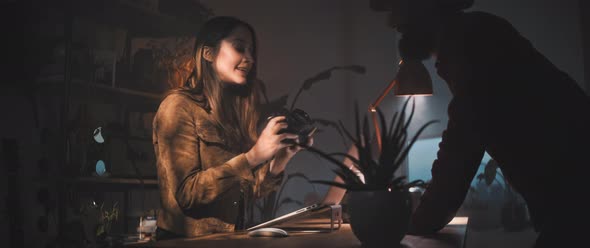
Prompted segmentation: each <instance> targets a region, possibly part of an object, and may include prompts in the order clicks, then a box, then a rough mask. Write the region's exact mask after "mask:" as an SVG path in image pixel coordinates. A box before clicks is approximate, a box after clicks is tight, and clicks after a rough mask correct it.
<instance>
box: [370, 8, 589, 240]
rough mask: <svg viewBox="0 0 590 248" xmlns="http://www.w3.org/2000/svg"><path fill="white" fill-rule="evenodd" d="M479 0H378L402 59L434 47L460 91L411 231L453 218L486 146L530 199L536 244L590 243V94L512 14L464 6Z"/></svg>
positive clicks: (442, 72) (443, 72) (441, 70)
mask: <svg viewBox="0 0 590 248" xmlns="http://www.w3.org/2000/svg"><path fill="white" fill-rule="evenodd" d="M472 4H473V0H382V1H379V0H375V1H371V7H372V8H373V9H374V10H377V11H391V18H390V21H391V23H390V24H391V25H392V26H393V27H395V28H396V29H397V31H398V32H400V33H402V39H401V40H400V43H399V50H400V54H401V56H402V58H403V59H405V60H409V59H417V60H423V59H426V58H428V57H430V56H431V55H434V57H435V58H436V69H437V73H438V75H439V76H440V77H441V78H443V79H444V80H445V81H446V83H447V85H448V86H449V89H450V91H451V93H452V94H453V98H452V100H451V102H450V103H449V106H448V115H449V121H448V124H447V128H446V130H445V131H444V132H443V134H442V141H441V143H440V144H439V151H438V154H437V159H436V160H435V161H434V163H433V166H432V181H431V183H430V185H429V186H428V188H427V189H426V191H425V192H424V194H423V196H422V198H421V203H420V205H419V206H418V208H417V209H416V210H415V212H414V213H413V217H412V223H411V227H410V232H411V233H412V234H428V233H433V232H436V231H438V230H440V229H441V228H442V227H444V226H445V225H446V224H447V223H448V222H449V221H450V220H451V219H452V218H453V216H454V215H455V214H456V211H457V209H458V208H459V207H460V205H461V204H462V203H463V200H464V198H465V195H466V193H467V191H468V189H469V186H470V183H471V181H472V179H473V177H474V175H475V173H476V171H477V169H478V167H479V164H480V162H481V159H482V157H483V155H484V152H487V153H488V154H489V155H490V156H491V157H492V158H493V159H494V160H496V161H497V162H498V163H499V165H500V168H501V170H502V172H503V173H504V175H505V177H506V179H507V181H509V182H510V184H511V185H512V186H513V187H514V189H516V190H517V191H518V192H519V193H520V194H521V195H522V196H523V198H524V199H525V201H526V203H527V205H528V208H529V212H530V215H531V219H532V221H533V224H534V227H535V230H536V231H538V232H539V236H538V238H537V241H536V244H535V247H569V246H568V245H573V244H577V242H580V241H583V242H586V240H585V239H584V240H582V239H583V236H584V235H588V234H590V233H588V232H587V230H590V229H588V228H587V227H585V225H586V224H587V223H589V219H588V214H587V212H588V211H589V210H590V208H589V206H588V204H586V203H583V202H584V201H587V200H586V199H583V198H585V197H586V196H587V195H588V188H589V187H588V184H587V183H586V181H587V180H588V175H589V174H588V173H587V172H588V167H589V166H590V162H589V161H590V160H589V159H590V145H589V144H590V98H589V97H588V96H587V95H586V94H585V93H584V92H583V90H582V89H581V88H580V87H579V86H578V85H577V84H576V82H575V81H574V80H573V79H572V78H571V77H570V76H568V75H567V74H566V73H564V72H563V71H561V70H559V69H558V68H557V67H556V66H555V65H553V64H552V63H551V62H550V61H548V60H547V59H546V58H545V57H544V56H543V55H542V54H540V53H539V52H538V51H537V50H536V49H535V47H534V46H533V45H532V44H531V42H529V41H528V40H527V39H526V38H525V37H523V36H522V35H521V34H520V33H519V32H518V31H517V30H516V29H515V28H514V27H513V26H512V25H511V24H510V23H509V22H507V21H506V20H504V19H502V18H500V17H498V16H495V15H492V14H488V13H484V12H464V11H463V9H466V8H468V7H470V6H471V5H472ZM548 32H550V30H548ZM383 152H386V151H383ZM498 218H499V216H498Z"/></svg>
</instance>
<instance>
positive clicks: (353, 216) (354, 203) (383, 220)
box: [348, 190, 411, 247]
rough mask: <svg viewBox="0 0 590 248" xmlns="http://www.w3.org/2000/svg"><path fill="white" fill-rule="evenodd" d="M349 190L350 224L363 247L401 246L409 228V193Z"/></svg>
mask: <svg viewBox="0 0 590 248" xmlns="http://www.w3.org/2000/svg"><path fill="white" fill-rule="evenodd" d="M349 193H350V198H349V209H348V211H349V214H350V226H351V228H352V232H353V233H354V235H355V236H356V237H357V238H358V240H359V241H361V243H362V244H363V246H366V247H376V246H383V245H385V246H387V247H396V246H398V245H399V244H400V241H401V240H402V239H403V237H404V235H405V234H406V232H407V231H408V225H409V221H410V214H411V201H410V195H409V193H408V192H407V191H403V192H402V191H392V192H389V191H385V190H383V191H356V192H355V191H353V192H349Z"/></svg>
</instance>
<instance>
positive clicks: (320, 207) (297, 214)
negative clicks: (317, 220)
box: [246, 203, 330, 231]
mask: <svg viewBox="0 0 590 248" xmlns="http://www.w3.org/2000/svg"><path fill="white" fill-rule="evenodd" d="M329 209H330V205H327V204H321V203H316V204H313V205H310V206H307V207H304V208H301V209H298V210H295V211H293V212H291V213H288V214H285V215H282V216H279V217H277V218H274V219H272V220H269V221H267V222H263V223H261V224H258V225H256V226H253V227H250V228H248V229H246V230H247V231H252V230H254V229H258V228H263V227H270V226H274V225H278V224H282V223H285V222H287V221H289V220H293V219H296V218H301V217H305V216H308V215H311V214H315V213H320V212H324V211H328V210H329Z"/></svg>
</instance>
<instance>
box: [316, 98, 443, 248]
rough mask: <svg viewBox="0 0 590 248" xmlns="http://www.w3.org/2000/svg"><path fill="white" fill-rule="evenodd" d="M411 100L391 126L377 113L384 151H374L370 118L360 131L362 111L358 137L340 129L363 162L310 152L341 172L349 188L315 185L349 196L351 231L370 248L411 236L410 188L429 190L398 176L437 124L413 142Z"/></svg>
mask: <svg viewBox="0 0 590 248" xmlns="http://www.w3.org/2000/svg"><path fill="white" fill-rule="evenodd" d="M410 100H411V97H409V98H408V99H407V100H406V101H405V103H404V105H403V107H402V110H401V112H396V113H395V114H394V115H393V117H392V119H391V122H390V123H389V125H387V123H386V121H385V118H384V115H383V113H382V112H381V111H380V110H377V112H378V114H379V123H380V126H381V127H382V129H381V132H380V133H378V134H376V135H381V139H382V147H381V149H380V150H379V148H375V147H373V146H372V145H371V144H373V142H372V141H373V140H372V139H371V136H372V134H371V130H370V126H369V123H368V119H367V116H366V115H365V117H364V119H363V123H362V125H361V121H360V118H359V112H358V107H356V109H355V121H356V130H355V131H356V132H355V134H354V135H353V134H351V133H350V132H349V131H347V130H346V129H345V128H344V126H343V125H342V122H340V126H341V129H342V130H344V133H345V134H346V136H347V137H348V138H349V139H350V140H351V141H352V143H353V144H352V145H353V146H354V147H355V148H356V150H357V151H358V156H352V155H351V154H347V153H332V154H328V153H325V152H323V151H321V150H319V149H316V148H314V147H307V150H308V151H309V152H312V153H315V154H318V155H319V156H320V157H322V158H324V159H326V160H328V161H330V162H332V163H333V164H335V165H336V166H337V167H338V169H335V170H333V171H334V172H335V173H336V174H337V175H339V176H340V177H341V178H342V180H343V182H344V183H338V182H334V181H323V180H315V181H312V182H314V183H319V184H327V185H333V186H336V187H340V188H344V189H346V190H348V194H349V196H348V197H349V198H348V207H349V209H348V214H349V216H350V225H351V228H352V231H353V233H354V234H355V236H356V237H357V238H358V239H359V240H360V241H361V243H362V244H363V245H365V246H373V245H379V244H399V242H400V241H401V239H402V238H403V237H404V235H405V234H406V232H407V230H408V225H409V220H410V215H411V208H412V206H411V200H410V193H409V188H411V187H413V186H420V185H422V186H423V184H424V182H423V181H422V180H416V181H413V182H409V183H408V182H406V177H405V176H396V175H395V172H396V171H397V170H398V169H399V168H400V166H401V165H402V163H403V161H404V160H405V158H406V156H407V155H408V152H409V150H410V148H411V147H412V145H413V144H414V142H415V141H416V140H417V139H418V136H419V135H420V134H421V133H422V132H423V131H424V130H425V128H426V127H427V126H429V125H431V124H433V123H435V122H436V121H430V122H428V123H426V124H424V125H423V126H421V127H420V128H419V129H418V131H417V132H416V134H415V135H414V137H411V138H410V137H408V127H409V126H410V123H411V120H412V116H413V114H414V109H415V103H414V102H412V109H411V112H410V114H409V116H407V117H406V114H405V110H406V108H407V106H408V103H409V102H410ZM341 157H347V158H348V159H350V160H351V161H352V162H353V164H354V166H355V167H356V169H358V171H360V172H361V173H362V174H363V176H364V182H363V180H361V179H360V178H359V177H358V176H357V175H356V174H355V170H352V169H351V168H348V166H347V165H346V164H344V163H343V162H342V160H341V159H340V158H341Z"/></svg>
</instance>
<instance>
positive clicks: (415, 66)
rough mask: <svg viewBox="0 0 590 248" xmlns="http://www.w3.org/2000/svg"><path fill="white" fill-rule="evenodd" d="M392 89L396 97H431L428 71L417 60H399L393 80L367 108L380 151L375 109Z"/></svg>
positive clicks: (379, 136) (430, 82) (430, 80)
mask: <svg viewBox="0 0 590 248" xmlns="http://www.w3.org/2000/svg"><path fill="white" fill-rule="evenodd" d="M392 89H393V93H394V95H396V96H407V95H432V79H431V78H430V74H428V70H426V67H424V64H422V62H421V61H419V60H407V61H406V60H400V62H399V70H398V72H397V75H396V76H395V78H394V79H393V80H392V81H391V82H390V83H389V85H387V88H385V90H383V92H381V95H379V97H378V98H377V100H375V102H373V104H371V105H370V106H369V112H371V117H372V120H373V126H374V128H375V133H376V134H377V135H375V136H377V144H378V145H379V151H381V135H379V134H380V133H381V131H380V128H379V122H378V120H377V107H378V106H379V104H380V103H381V101H383V98H385V96H386V95H387V94H388V93H389V91H391V90H392Z"/></svg>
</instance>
